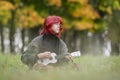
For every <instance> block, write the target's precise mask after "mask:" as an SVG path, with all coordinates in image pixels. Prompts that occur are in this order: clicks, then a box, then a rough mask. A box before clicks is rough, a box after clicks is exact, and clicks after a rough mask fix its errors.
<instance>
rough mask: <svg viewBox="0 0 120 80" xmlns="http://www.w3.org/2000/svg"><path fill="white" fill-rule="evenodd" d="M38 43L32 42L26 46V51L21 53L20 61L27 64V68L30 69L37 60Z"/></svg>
mask: <svg viewBox="0 0 120 80" xmlns="http://www.w3.org/2000/svg"><path fill="white" fill-rule="evenodd" d="M37 54H38V42H36V40H33V41H32V42H31V43H30V44H29V45H28V46H27V50H25V51H24V52H23V53H22V56H21V61H22V62H23V63H24V64H27V65H28V66H29V67H32V66H33V65H34V64H35V63H36V62H37V60H38V57H37Z"/></svg>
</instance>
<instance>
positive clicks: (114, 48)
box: [111, 42, 119, 55]
mask: <svg viewBox="0 0 120 80" xmlns="http://www.w3.org/2000/svg"><path fill="white" fill-rule="evenodd" d="M111 44H112V55H119V44H118V43H113V42H112V43H111Z"/></svg>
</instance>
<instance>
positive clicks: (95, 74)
mask: <svg viewBox="0 0 120 80" xmlns="http://www.w3.org/2000/svg"><path fill="white" fill-rule="evenodd" d="M74 62H76V63H78V66H79V70H76V69H75V68H74V66H73V64H72V63H70V64H69V65H68V66H66V67H64V68H62V69H59V68H57V69H56V68H55V69H52V70H48V71H45V72H44V71H40V70H29V69H28V67H27V66H26V65H24V64H22V62H21V61H20V55H2V54H0V80H120V56H112V57H103V56H81V57H80V58H75V59H74Z"/></svg>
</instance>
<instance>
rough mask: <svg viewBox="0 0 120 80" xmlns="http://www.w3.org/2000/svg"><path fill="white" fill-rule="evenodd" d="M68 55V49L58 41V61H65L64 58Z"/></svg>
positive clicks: (61, 41)
mask: <svg viewBox="0 0 120 80" xmlns="http://www.w3.org/2000/svg"><path fill="white" fill-rule="evenodd" d="M67 54H68V48H67V46H66V44H65V42H64V41H63V40H60V55H59V56H58V59H59V61H60V62H63V61H65V62H66V59H65V56H66V55H67Z"/></svg>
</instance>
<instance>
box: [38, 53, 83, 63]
mask: <svg viewBox="0 0 120 80" xmlns="http://www.w3.org/2000/svg"><path fill="white" fill-rule="evenodd" d="M70 55H71V56H73V57H79V56H81V53H80V51H76V52H72V53H71V54H70ZM56 56H57V55H56V54H55V53H51V58H50V59H43V60H42V61H41V60H38V62H37V63H38V64H39V63H40V64H43V65H48V64H49V63H56V62H57V59H56Z"/></svg>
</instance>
